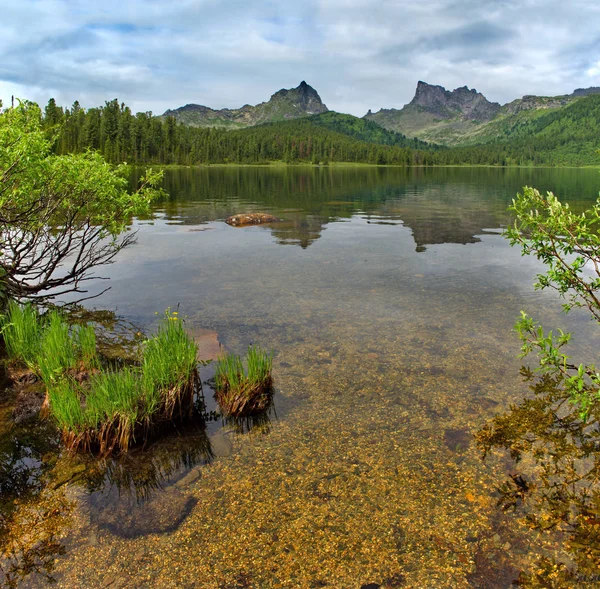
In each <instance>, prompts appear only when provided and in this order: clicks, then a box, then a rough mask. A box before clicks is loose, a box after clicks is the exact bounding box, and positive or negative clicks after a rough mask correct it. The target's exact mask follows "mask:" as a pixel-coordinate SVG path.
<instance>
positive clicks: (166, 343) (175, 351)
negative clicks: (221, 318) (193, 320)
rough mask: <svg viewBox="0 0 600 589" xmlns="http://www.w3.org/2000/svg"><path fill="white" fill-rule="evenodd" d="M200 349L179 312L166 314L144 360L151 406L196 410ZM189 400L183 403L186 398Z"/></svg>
mask: <svg viewBox="0 0 600 589" xmlns="http://www.w3.org/2000/svg"><path fill="white" fill-rule="evenodd" d="M197 353H198V349H197V346H196V344H195V343H194V340H193V339H192V338H190V336H189V335H188V334H187V333H186V331H185V329H184V327H183V322H182V321H181V320H180V319H179V318H178V316H177V311H175V312H174V313H170V312H169V310H167V312H166V313H165V319H164V320H163V322H162V324H161V325H160V326H159V328H158V331H157V333H156V335H155V336H154V337H153V338H152V339H150V340H148V341H147V342H146V347H145V349H144V353H143V361H142V381H143V394H144V399H145V403H146V405H147V407H148V408H149V409H150V410H151V411H154V410H155V409H157V408H158V407H159V406H161V405H163V411H166V413H168V414H173V412H174V411H175V410H176V409H179V411H182V410H183V409H184V407H183V405H185V408H186V409H187V410H189V411H191V409H192V405H193V403H192V401H193V396H194V387H195V384H196V381H197V379H198V374H197V370H196V366H197V362H198V361H197ZM184 396H185V397H186V401H185V402H184V403H183V404H182V402H181V401H182V400H183V397H184Z"/></svg>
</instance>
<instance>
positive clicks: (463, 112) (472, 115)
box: [410, 81, 500, 121]
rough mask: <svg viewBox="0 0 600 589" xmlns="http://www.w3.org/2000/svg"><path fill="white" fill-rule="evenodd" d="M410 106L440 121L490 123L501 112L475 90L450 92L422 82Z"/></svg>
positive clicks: (465, 87)
mask: <svg viewBox="0 0 600 589" xmlns="http://www.w3.org/2000/svg"><path fill="white" fill-rule="evenodd" d="M410 104H411V105H414V106H419V107H421V108H422V109H424V110H426V111H428V112H430V113H431V114H434V115H436V116H438V117H439V118H440V119H453V118H456V117H461V118H465V119H471V120H480V121H489V120H491V119H493V118H494V117H495V116H496V114H497V113H498V111H499V110H500V105H499V104H498V103H497V102H490V101H489V100H488V99H487V98H486V97H485V96H484V95H483V94H481V93H480V92H477V90H475V88H473V89H472V90H469V88H468V87H467V86H462V87H461V88H456V90H452V91H451V92H450V91H449V90H446V89H445V88H444V87H443V86H432V85H431V84H427V83H426V82H421V81H419V82H418V83H417V90H416V92H415V96H414V98H413V99H412V100H411V102H410Z"/></svg>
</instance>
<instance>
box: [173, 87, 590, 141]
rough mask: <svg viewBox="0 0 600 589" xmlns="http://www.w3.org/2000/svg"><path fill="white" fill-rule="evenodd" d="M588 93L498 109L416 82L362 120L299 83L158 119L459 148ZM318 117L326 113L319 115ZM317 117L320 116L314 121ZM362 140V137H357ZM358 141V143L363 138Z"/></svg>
mask: <svg viewBox="0 0 600 589" xmlns="http://www.w3.org/2000/svg"><path fill="white" fill-rule="evenodd" d="M591 94H600V87H591V88H578V89H577V90H575V91H574V92H573V93H572V94H568V95H563V96H551V97H547V96H531V95H526V96H523V97H522V98H519V99H516V100H513V101H512V102H509V103H507V104H504V105H500V104H498V103H497V102H490V101H489V100H488V99H487V98H486V97H485V96H484V95H483V94H481V93H480V92H477V90H475V89H469V88H468V87H467V86H462V87H460V88H456V89H455V90H452V91H449V90H446V89H445V88H444V87H443V86H437V85H432V84H428V83H426V82H423V81H419V82H418V84H417V88H416V91H415V96H414V98H413V99H412V100H411V101H410V102H409V103H408V104H407V105H405V106H404V107H402V108H400V109H396V108H387V109H381V110H379V111H377V112H375V113H373V112H371V110H369V112H368V113H367V114H366V115H365V116H364V117H363V120H364V121H365V123H366V122H367V121H368V122H369V124H368V126H367V127H365V123H359V122H358V121H359V119H358V118H357V117H353V116H352V115H341V114H339V113H335V112H333V111H329V109H328V108H327V106H326V105H325V104H324V103H323V101H322V100H321V97H320V96H319V94H318V92H317V91H316V90H315V89H314V88H312V87H311V86H310V85H308V84H307V83H306V82H304V81H303V82H301V84H300V85H299V86H298V87H297V88H291V89H282V90H279V91H278V92H276V93H275V94H273V95H272V96H271V98H270V99H269V100H268V101H267V102H262V103H260V104H257V105H255V106H252V105H248V104H246V105H244V106H242V107H241V108H237V109H228V108H224V109H220V110H216V109H213V108H209V107H207V106H203V105H199V104H187V105H185V106H182V107H180V108H177V109H173V110H167V111H166V112H165V113H164V114H163V115H162V117H161V118H166V117H174V118H175V119H177V120H178V121H180V122H182V123H184V124H186V125H190V126H194V127H217V128H228V129H242V128H247V127H253V126H256V125H261V124H264V123H277V122H281V121H287V120H294V119H299V118H305V117H311V118H314V122H315V123H316V124H319V125H325V126H328V127H330V128H333V126H334V125H338V126H339V125H343V126H345V127H349V126H352V127H354V128H355V129H358V128H361V129H367V130H368V132H369V134H371V135H373V134H375V135H377V132H376V131H374V129H376V128H375V127H373V125H372V124H373V123H375V124H376V125H377V126H378V127H379V128H383V129H385V130H387V131H389V132H392V134H390V135H387V136H385V137H386V138H385V141H383V142H384V143H387V144H398V145H399V144H401V143H403V144H405V143H406V141H405V140H406V139H407V138H408V139H414V140H418V141H417V143H419V144H420V143H421V142H428V143H433V144H439V145H448V146H460V145H465V146H467V145H475V144H481V143H488V142H490V141H494V140H498V139H506V138H510V137H511V136H512V135H514V134H515V133H518V132H519V129H521V128H523V126H526V125H528V124H530V123H531V122H532V121H535V120H536V119H537V118H539V117H541V116H544V115H547V114H548V113H551V112H556V111H558V110H560V109H563V108H564V107H567V106H569V105H572V104H573V103H575V102H577V101H579V100H581V99H582V98H585V97H587V96H589V95H591ZM324 113H328V114H327V115H325V118H324ZM315 115H320V116H315ZM361 138H362V137H361ZM363 139H364V138H363Z"/></svg>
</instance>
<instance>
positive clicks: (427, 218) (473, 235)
mask: <svg viewBox="0 0 600 589" xmlns="http://www.w3.org/2000/svg"><path fill="white" fill-rule="evenodd" d="M544 172H545V171H544V170H527V169H494V168H467V169H465V168H438V169H435V170H431V169H429V170H424V169H421V168H383V167H379V168H378V167H358V166H355V167H331V168H327V167H281V168H279V167H246V168H227V167H220V168H219V167H214V168H183V169H174V170H167V171H166V172H165V189H166V190H167V192H168V193H169V195H170V197H169V198H168V199H167V200H165V201H163V202H160V203H158V205H157V209H158V210H160V211H161V212H163V213H164V214H165V217H166V219H167V221H170V222H175V223H177V224H182V225H188V226H190V225H201V224H205V223H208V222H214V221H219V220H224V219H225V218H227V217H228V216H230V215H234V214H237V213H241V212H267V213H271V214H273V215H275V216H277V217H279V218H281V219H282V221H281V222H279V223H274V224H272V225H269V226H268V229H269V230H270V231H271V232H272V234H273V235H274V237H275V239H276V241H277V243H279V244H282V245H288V244H292V245H299V246H300V247H302V248H307V247H308V246H309V245H311V244H312V243H314V242H315V241H316V240H317V239H319V238H320V237H321V235H322V232H323V231H324V230H325V228H326V227H327V225H328V224H330V223H335V222H339V221H344V220H348V219H350V218H352V217H354V216H361V217H363V218H365V219H367V220H371V219H372V218H374V217H375V218H377V222H386V221H394V222H395V223H398V224H401V225H402V226H404V227H407V228H409V229H410V230H411V232H412V236H413V239H414V241H415V249H416V251H423V250H424V249H426V247H427V246H428V245H433V244H443V243H457V244H466V243H475V242H477V241H479V239H478V237H477V236H478V235H481V234H482V233H484V232H485V229H486V228H499V227H502V226H504V225H505V224H506V223H507V222H508V221H509V215H508V213H507V207H508V205H509V204H510V198H509V196H510V195H513V194H516V192H517V191H518V190H520V189H521V188H522V187H523V186H524V185H530V184H535V185H536V186H538V187H539V188H540V189H542V190H544V189H553V190H554V191H555V192H556V193H557V194H561V195H563V196H565V197H569V198H570V199H571V200H572V199H573V197H576V196H577V195H575V194H569V191H572V190H573V188H572V186H573V185H574V184H573V182H572V179H571V178H570V175H569V174H570V172H572V171H569V170H564V171H563V172H562V175H564V176H565V179H564V182H560V178H559V182H558V185H556V183H557V179H556V171H552V172H553V176H552V183H553V185H552V186H550V181H549V180H548V179H547V178H546V176H545V174H544ZM546 175H547V174H546ZM596 180H597V178H596V177H595V176H593V177H592V176H591V175H590V177H589V181H588V183H589V184H590V186H587V183H586V182H584V185H583V186H580V185H581V174H580V177H579V180H578V183H577V186H580V188H581V194H595V186H592V184H593V182H594V181H596ZM561 190H562V191H563V192H561ZM371 222H373V221H371ZM266 228H267V226H265V227H262V229H263V230H264V229H266ZM238 230H239V229H238Z"/></svg>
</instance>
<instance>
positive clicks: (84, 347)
mask: <svg viewBox="0 0 600 589" xmlns="http://www.w3.org/2000/svg"><path fill="white" fill-rule="evenodd" d="M76 334H77V346H78V351H79V356H80V358H81V362H82V363H83V366H84V368H85V369H86V370H91V369H94V368H99V367H100V363H99V361H98V354H97V350H96V332H95V330H94V328H93V327H92V326H91V325H82V326H78V327H77V330H76Z"/></svg>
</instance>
